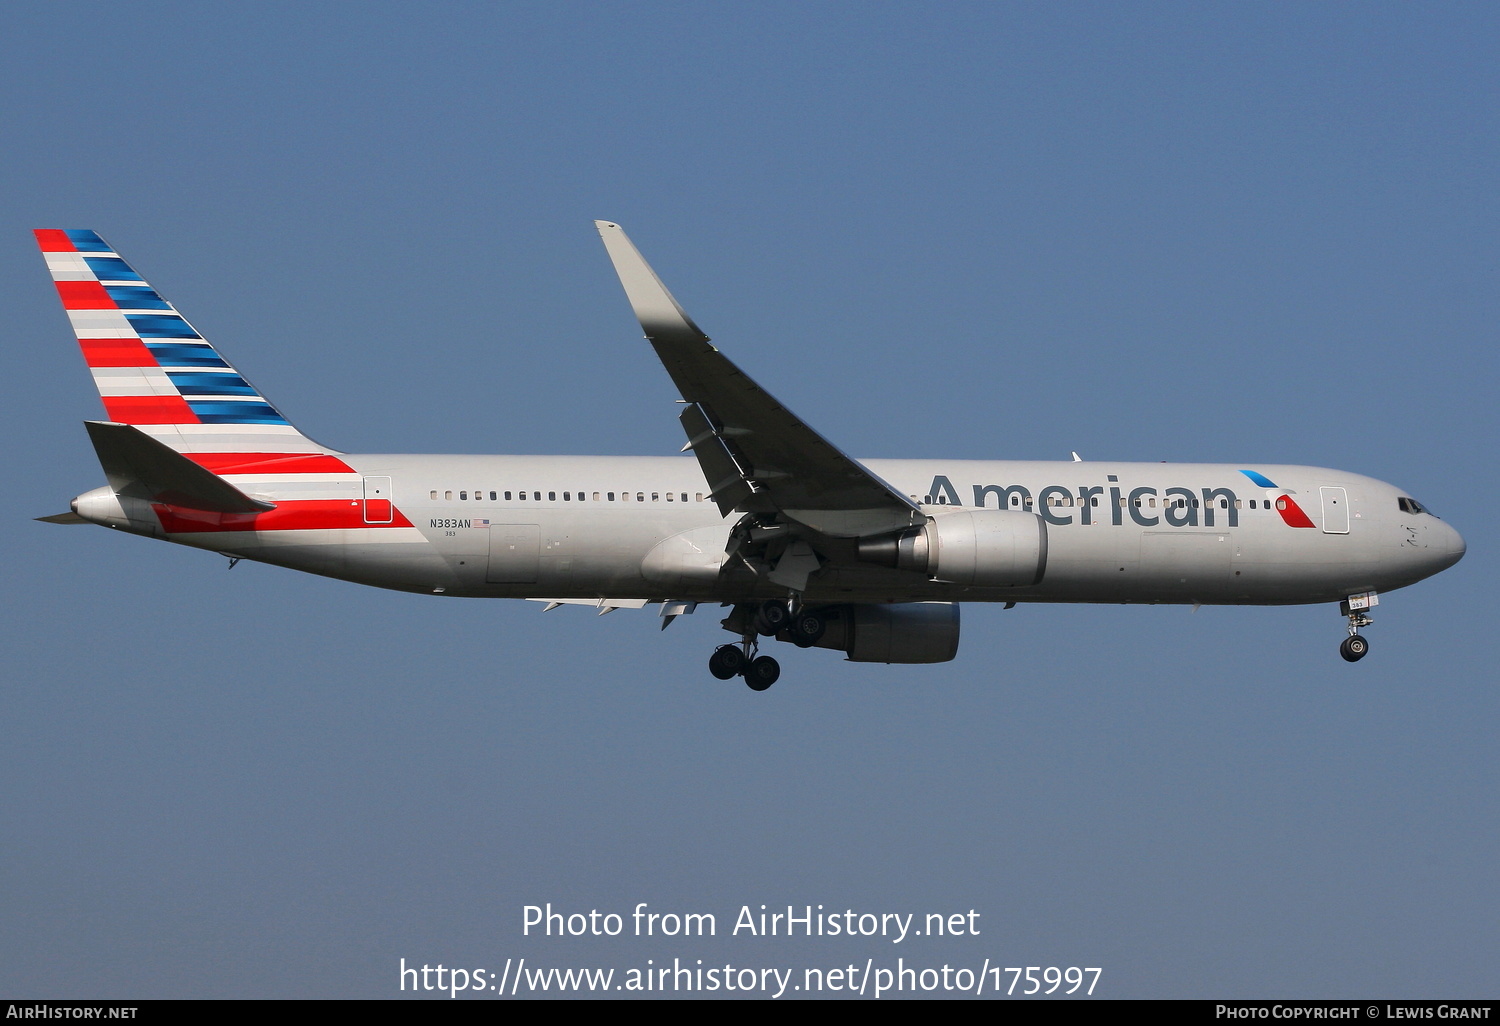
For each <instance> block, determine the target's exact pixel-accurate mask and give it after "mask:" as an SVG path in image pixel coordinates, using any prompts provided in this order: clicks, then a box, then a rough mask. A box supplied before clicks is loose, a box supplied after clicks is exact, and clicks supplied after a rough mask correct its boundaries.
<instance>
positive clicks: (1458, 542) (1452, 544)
mask: <svg viewBox="0 0 1500 1026" xmlns="http://www.w3.org/2000/svg"><path fill="white" fill-rule="evenodd" d="M1443 531H1444V539H1443V540H1444V541H1446V542H1447V548H1448V555H1447V561H1446V562H1444V563H1443V569H1444V570H1446V569H1448V567H1450V566H1452V565H1453V564H1454V563H1457V562H1458V561H1459V560H1460V559H1463V558H1464V553H1465V552H1467V551H1469V547H1468V546H1467V545H1465V544H1464V538H1463V535H1461V534H1459V533H1458V532H1457V531H1455V530H1454V529H1453V528H1451V527H1449V526H1448V525H1447V524H1444V525H1443Z"/></svg>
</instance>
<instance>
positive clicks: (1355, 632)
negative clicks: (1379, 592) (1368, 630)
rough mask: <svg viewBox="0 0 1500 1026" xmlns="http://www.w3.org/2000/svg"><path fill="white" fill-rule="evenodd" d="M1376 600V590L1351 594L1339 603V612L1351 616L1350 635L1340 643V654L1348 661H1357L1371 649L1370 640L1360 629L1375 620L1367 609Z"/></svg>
mask: <svg viewBox="0 0 1500 1026" xmlns="http://www.w3.org/2000/svg"><path fill="white" fill-rule="evenodd" d="M1376 601H1377V600H1376V598H1375V594H1374V592H1370V593H1368V594H1366V595H1351V596H1350V597H1349V598H1346V599H1345V600H1344V601H1342V602H1340V603H1339V612H1341V613H1343V614H1344V615H1345V616H1347V617H1348V618H1349V636H1348V637H1347V638H1345V639H1344V640H1343V642H1342V643H1341V644H1340V645H1339V655H1341V656H1343V657H1344V660H1345V661H1346V662H1351V663H1357V662H1359V661H1360V660H1361V659H1363V658H1364V657H1365V653H1366V652H1368V651H1370V642H1369V641H1368V640H1366V639H1365V638H1364V637H1363V636H1362V635H1361V634H1360V633H1359V629H1360V628H1361V627H1368V626H1370V624H1372V623H1374V622H1375V621H1374V620H1372V619H1371V618H1370V616H1369V614H1367V613H1366V612H1365V610H1366V609H1368V608H1370V606H1373V605H1374V604H1375V602H1376Z"/></svg>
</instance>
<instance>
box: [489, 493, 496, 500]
mask: <svg viewBox="0 0 1500 1026" xmlns="http://www.w3.org/2000/svg"><path fill="white" fill-rule="evenodd" d="M490 501H491V502H494V501H495V493H494V492H490Z"/></svg>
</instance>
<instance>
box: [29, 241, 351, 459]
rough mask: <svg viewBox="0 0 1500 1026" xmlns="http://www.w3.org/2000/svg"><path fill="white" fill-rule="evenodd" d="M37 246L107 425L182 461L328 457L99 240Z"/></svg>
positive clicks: (330, 450)
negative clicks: (144, 438) (152, 441)
mask: <svg viewBox="0 0 1500 1026" xmlns="http://www.w3.org/2000/svg"><path fill="white" fill-rule="evenodd" d="M36 239H37V243H38V244H39V245H40V246H41V249H42V254H43V256H45V257H46V259H47V268H48V270H50V271H51V272H52V280H53V281H54V282H55V283H56V284H57V291H58V295H59V296H60V297H61V298H62V304H63V308H64V309H65V310H66V311H67V313H68V319H69V320H70V321H72V323H73V332H74V334H76V335H77V336H78V345H79V346H80V348H82V350H83V358H84V360H85V361H87V363H88V365H89V369H90V370H91V371H92V372H93V375H94V383H95V385H96V386H97V387H98V389H99V397H100V398H101V399H102V400H103V401H104V409H105V412H106V413H107V414H108V418H109V420H111V421H113V422H115V423H118V424H131V425H134V426H135V427H137V428H139V429H140V430H141V431H144V432H145V433H147V434H149V435H151V436H152V437H154V438H156V439H158V440H159V441H161V442H162V443H163V444H165V445H167V446H169V447H171V448H173V449H176V450H177V451H178V452H181V453H188V454H192V453H234V454H251V453H258V454H268V455H286V454H293V453H324V454H331V453H333V452H334V450H332V449H327V448H324V447H323V446H321V445H318V444H317V443H316V442H314V441H312V439H310V438H307V437H306V436H305V435H303V434H302V433H301V432H300V431H298V430H297V429H296V428H295V427H293V426H292V425H291V423H290V422H288V421H287V419H286V418H285V417H283V416H282V415H281V413H280V411H278V410H277V409H276V407H274V406H272V405H271V403H270V402H269V401H268V400H267V399H266V398H265V397H264V396H262V395H261V394H260V393H259V392H257V391H256V390H255V388H254V387H253V386H252V385H251V384H250V383H249V382H248V381H246V380H245V378H244V377H243V376H242V375H241V374H240V373H239V372H238V371H236V370H235V369H234V368H233V367H231V366H230V365H229V362H228V361H227V360H225V359H224V358H223V357H222V356H220V355H219V352H218V350H216V349H215V348H214V347H213V346H212V345H211V344H210V343H209V342H208V341H207V340H206V339H204V338H203V336H201V335H199V334H198V332H197V331H195V330H194V329H193V326H192V325H191V324H189V323H188V322H187V320H186V319H185V318H184V317H183V316H182V315H181V314H179V313H178V312H177V311H176V309H174V308H173V306H172V304H170V303H168V302H167V301H166V300H165V299H163V298H162V297H161V296H160V295H158V294H157V292H156V290H155V289H153V288H152V287H151V286H150V285H149V284H147V283H146V281H145V279H143V278H142V277H141V276H140V275H139V274H137V273H136V272H135V270H134V269H133V268H132V267H131V266H130V265H129V264H127V263H126V262H125V261H124V260H122V259H121V258H120V256H119V254H118V253H116V252H114V251H113V250H112V249H110V247H109V245H108V244H107V243H106V242H105V241H104V240H103V239H101V238H100V237H99V236H98V234H96V233H95V232H92V231H88V230H86V229H55V228H44V229H38V230H37V232H36ZM210 469H216V468H210Z"/></svg>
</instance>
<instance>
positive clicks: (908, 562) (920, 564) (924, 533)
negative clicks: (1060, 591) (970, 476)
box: [859, 509, 1047, 588]
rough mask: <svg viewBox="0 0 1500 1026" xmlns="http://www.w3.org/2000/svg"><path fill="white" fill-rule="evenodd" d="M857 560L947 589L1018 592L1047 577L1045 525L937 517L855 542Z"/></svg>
mask: <svg viewBox="0 0 1500 1026" xmlns="http://www.w3.org/2000/svg"><path fill="white" fill-rule="evenodd" d="M859 558H860V559H862V560H865V561H866V562H869V563H879V564H880V565H881V566H888V567H893V568H894V569H897V570H915V571H917V572H918V573H923V574H926V575H927V576H928V577H931V578H934V579H935V580H939V581H948V582H951V583H953V584H967V585H974V586H976V587H981V588H1016V587H1024V586H1027V585H1032V584H1039V583H1041V580H1042V575H1043V574H1045V573H1046V572H1047V524H1046V522H1045V521H1044V520H1042V518H1041V517H1039V516H1037V515H1036V514H1035V513H1027V512H1024V511H1023V510H1018V509H976V510H962V511H958V510H956V511H954V512H952V513H939V514H938V515H936V516H934V517H932V518H931V519H930V520H928V522H927V523H926V524H925V525H924V526H922V527H911V528H908V529H906V530H905V531H902V532H900V533H899V534H892V535H885V536H884V537H880V538H862V539H860V542H859Z"/></svg>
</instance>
